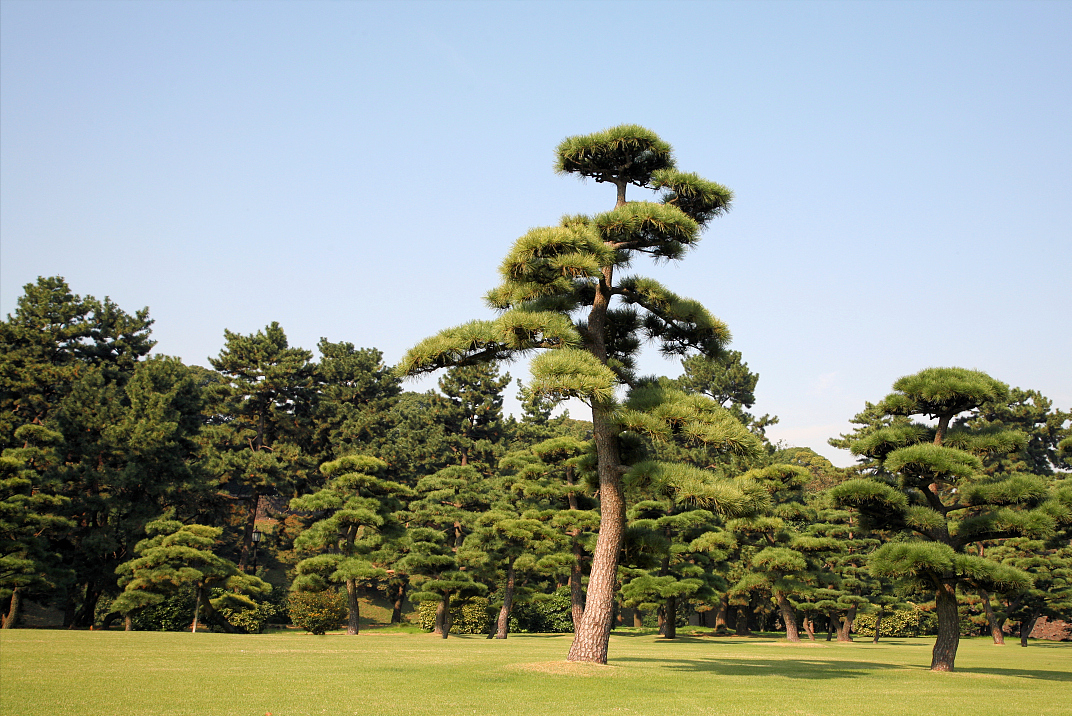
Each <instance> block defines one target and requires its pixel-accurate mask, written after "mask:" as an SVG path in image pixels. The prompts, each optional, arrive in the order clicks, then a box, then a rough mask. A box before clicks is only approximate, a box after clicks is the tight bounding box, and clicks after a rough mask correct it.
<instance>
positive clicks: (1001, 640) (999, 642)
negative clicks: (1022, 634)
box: [979, 589, 1005, 646]
mask: <svg viewBox="0 0 1072 716" xmlns="http://www.w3.org/2000/svg"><path fill="white" fill-rule="evenodd" d="M979 596H980V597H982V598H983V611H984V612H985V613H986V625H987V626H988V627H990V637H991V638H992V639H993V640H994V644H995V645H996V646H1005V631H1004V630H1003V629H1002V628H1001V625H1000V624H998V618H997V615H996V614H994V607H992V606H990V593H989V592H987V591H986V590H985V589H980V590H979Z"/></svg>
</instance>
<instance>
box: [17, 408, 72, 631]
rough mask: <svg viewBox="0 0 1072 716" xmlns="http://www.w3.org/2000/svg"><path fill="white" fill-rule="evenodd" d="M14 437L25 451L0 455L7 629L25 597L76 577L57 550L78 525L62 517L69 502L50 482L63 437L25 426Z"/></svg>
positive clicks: (41, 427)
mask: <svg viewBox="0 0 1072 716" xmlns="http://www.w3.org/2000/svg"><path fill="white" fill-rule="evenodd" d="M14 437H15V439H18V440H22V441H23V445H22V447H20V448H7V449H5V450H4V453H3V456H2V457H0V604H4V603H5V602H6V603H8V605H9V606H8V608H7V609H5V610H3V616H2V617H0V618H2V622H3V628H4V629H9V628H11V627H13V626H15V625H16V624H17V623H18V619H19V615H20V610H21V607H22V600H23V597H24V595H25V594H27V593H31V594H32V593H34V592H40V591H46V590H52V589H55V588H57V587H60V586H64V585H66V584H67V583H69V582H70V581H71V580H72V579H73V577H74V572H73V571H72V570H71V569H70V568H69V567H65V566H64V565H63V561H62V556H61V555H60V554H59V553H58V552H56V550H55V548H54V547H53V542H55V541H58V538H60V537H61V536H62V535H63V534H64V533H65V532H67V531H69V530H70V529H72V528H73V527H74V523H73V522H72V521H71V520H70V519H68V518H66V517H64V516H63V514H64V513H67V512H68V511H69V510H68V508H69V505H70V500H69V499H68V498H66V497H63V496H60V495H57V494H56V493H55V489H54V486H52V485H49V484H48V483H47V482H46V479H47V478H46V475H47V474H48V472H49V471H50V469H51V468H52V467H54V465H55V464H56V461H57V460H58V455H57V454H56V450H55V446H56V445H57V444H59V443H61V442H62V436H61V435H60V434H59V433H57V432H55V431H52V430H48V429H47V428H45V427H44V426H41V425H34V424H25V425H22V426H20V427H19V428H18V429H17V430H16V431H15V436H14Z"/></svg>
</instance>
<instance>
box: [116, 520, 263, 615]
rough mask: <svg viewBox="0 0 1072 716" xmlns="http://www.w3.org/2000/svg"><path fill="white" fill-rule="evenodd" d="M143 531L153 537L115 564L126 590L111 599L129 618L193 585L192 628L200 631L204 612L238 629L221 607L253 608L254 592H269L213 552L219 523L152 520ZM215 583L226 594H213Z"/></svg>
mask: <svg viewBox="0 0 1072 716" xmlns="http://www.w3.org/2000/svg"><path fill="white" fill-rule="evenodd" d="M145 530H146V533H147V534H148V535H149V536H148V537H146V538H145V539H144V540H142V541H141V542H139V543H138V545H137V546H136V547H135V548H134V552H135V554H137V555H138V556H137V557H136V558H134V559H132V560H130V561H128V562H124V563H123V564H121V565H119V567H117V568H116V573H117V574H119V575H120V579H119V583H120V586H122V587H123V592H122V593H121V594H120V595H119V597H118V598H116V600H115V601H114V602H113V603H112V609H113V610H114V611H117V612H119V613H121V614H126V615H128V616H129V615H130V614H131V613H132V612H134V611H137V610H139V609H144V608H145V607H148V606H152V605H154V604H159V603H160V602H162V601H164V599H165V598H166V597H167V596H169V595H172V594H175V593H176V592H178V591H179V589H181V588H182V587H183V586H184V585H193V586H194V587H195V589H196V595H197V596H196V600H195V606H194V613H193V614H192V615H191V617H192V627H191V631H197V624H198V619H199V616H200V614H201V613H204V615H205V619H206V621H209V622H211V623H212V624H213V625H215V626H218V627H220V628H222V629H223V630H224V631H227V632H234V631H236V629H235V628H234V626H232V625H231V623H230V622H228V621H227V619H226V618H225V617H224V616H223V615H222V614H221V613H220V609H222V608H223V607H225V606H228V607H232V608H233V607H239V608H242V607H245V608H250V607H254V606H256V603H255V602H254V601H253V600H252V599H250V597H249V595H250V594H253V595H265V594H268V593H269V592H271V590H272V586H271V585H270V584H268V583H267V582H265V581H263V580H262V579H260V578H259V577H254V576H253V575H249V574H244V573H243V572H242V571H241V570H240V569H239V568H238V566H237V565H236V564H234V563H233V562H231V561H229V560H226V559H224V558H222V557H219V556H217V555H216V554H215V551H214V549H215V547H216V540H217V538H218V537H219V536H220V533H221V532H222V531H223V530H222V529H220V528H219V527H209V526H207V525H197V524H192V525H184V524H182V523H181V522H178V521H176V520H167V519H163V520H156V521H154V522H151V523H149V524H148V525H146V527H145ZM215 587H218V588H220V589H222V590H223V593H222V594H221V595H220V596H217V597H212V596H211V590H212V589H213V588H215ZM128 628H129V620H128Z"/></svg>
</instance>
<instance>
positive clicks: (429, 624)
mask: <svg viewBox="0 0 1072 716" xmlns="http://www.w3.org/2000/svg"><path fill="white" fill-rule="evenodd" d="M439 604H440V603H439V602H421V603H420V604H419V605H418V606H417V625H418V626H420V627H421V629H424V630H425V631H432V630H433V629H435V615H436V608H437V607H438V606H439ZM450 618H451V625H450V633H451V634H487V633H488V630H489V629H491V624H492V618H491V615H490V614H489V613H488V600H487V598H485V597H469V598H468V599H459V600H456V601H453V602H451V605H450Z"/></svg>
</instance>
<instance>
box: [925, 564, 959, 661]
mask: <svg viewBox="0 0 1072 716" xmlns="http://www.w3.org/2000/svg"><path fill="white" fill-rule="evenodd" d="M934 601H935V607H936V609H935V611H936V612H937V613H938V638H937V639H936V640H935V642H934V651H933V652H932V653H931V671H952V670H953V662H954V661H956V658H957V646H958V645H959V644H960V615H959V614H957V585H956V583H955V582H953V581H952V580H950V581H943V582H942V584H941V586H940V587H939V588H938V591H937V593H936V594H935V599H934Z"/></svg>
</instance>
